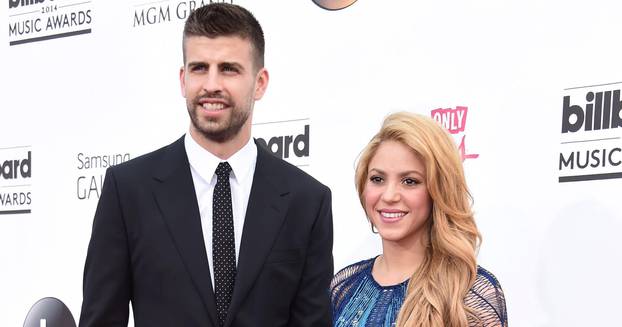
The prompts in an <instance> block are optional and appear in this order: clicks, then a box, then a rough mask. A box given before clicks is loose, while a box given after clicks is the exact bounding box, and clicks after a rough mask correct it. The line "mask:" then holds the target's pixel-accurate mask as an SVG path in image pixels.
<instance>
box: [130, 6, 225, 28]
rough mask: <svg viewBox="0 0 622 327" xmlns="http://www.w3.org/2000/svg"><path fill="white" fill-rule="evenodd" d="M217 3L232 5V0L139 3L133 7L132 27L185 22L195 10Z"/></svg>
mask: <svg viewBox="0 0 622 327" xmlns="http://www.w3.org/2000/svg"><path fill="white" fill-rule="evenodd" d="M219 2H222V3H233V0H228V1H227V0H220V1H217V0H182V1H168V0H165V1H151V2H145V1H141V2H140V3H137V4H136V5H134V7H133V11H132V27H141V26H149V25H156V24H162V23H168V22H171V21H179V20H186V18H188V16H190V13H191V12H193V11H194V10H195V9H197V8H200V7H203V6H205V5H208V4H210V3H219Z"/></svg>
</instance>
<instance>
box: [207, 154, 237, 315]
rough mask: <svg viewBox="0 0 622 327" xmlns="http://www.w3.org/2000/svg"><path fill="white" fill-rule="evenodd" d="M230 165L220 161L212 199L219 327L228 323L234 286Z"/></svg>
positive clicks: (213, 248)
mask: <svg viewBox="0 0 622 327" xmlns="http://www.w3.org/2000/svg"><path fill="white" fill-rule="evenodd" d="M230 172H231V166H229V163H227V162H221V163H220V164H218V168H216V176H217V177H218V179H217V181H216V187H215V188H214V198H213V216H214V217H213V218H214V219H213V224H212V228H213V234H212V253H213V257H214V283H215V284H216V285H215V287H214V291H215V295H216V309H217V311H218V321H219V323H220V326H222V325H223V324H224V323H225V319H226V317H227V310H228V309H229V304H230V303H231V296H232V294H233V285H234V283H235V241H234V235H233V209H232V207H231V186H230V185H229V173H230Z"/></svg>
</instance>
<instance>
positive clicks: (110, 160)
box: [76, 152, 131, 200]
mask: <svg viewBox="0 0 622 327" xmlns="http://www.w3.org/2000/svg"><path fill="white" fill-rule="evenodd" d="M130 159H131V158H130V154H129V153H114V154H86V153H83V152H80V153H78V154H77V155H76V163H77V165H76V168H77V170H78V175H79V176H78V177H77V178H76V197H77V198H78V200H89V199H95V200H98V199H99V196H100V195H101V191H102V187H103V185H104V177H105V175H106V169H107V168H109V167H112V166H115V165H118V164H120V163H123V162H126V161H128V160H130Z"/></svg>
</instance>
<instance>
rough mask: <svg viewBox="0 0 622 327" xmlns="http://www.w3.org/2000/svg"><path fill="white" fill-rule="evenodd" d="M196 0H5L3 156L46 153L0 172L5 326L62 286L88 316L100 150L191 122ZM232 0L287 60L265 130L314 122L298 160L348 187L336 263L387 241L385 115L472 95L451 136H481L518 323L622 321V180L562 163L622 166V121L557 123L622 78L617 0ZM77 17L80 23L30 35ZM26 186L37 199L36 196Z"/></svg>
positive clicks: (484, 226) (499, 261)
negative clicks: (372, 188) (185, 53)
mask: <svg viewBox="0 0 622 327" xmlns="http://www.w3.org/2000/svg"><path fill="white" fill-rule="evenodd" d="M200 2H201V1H190V0H165V1H152V2H149V1H148V0H142V1H140V0H133V1H103V0H92V1H77V0H73V1H72V0H45V1H44V2H43V3H40V4H34V5H30V6H18V7H17V8H8V9H6V8H7V7H6V5H4V6H3V7H1V8H2V9H1V10H2V11H1V12H0V20H3V22H4V23H3V26H7V25H8V26H9V33H4V34H2V35H3V36H2V37H0V43H1V44H2V46H0V49H1V51H2V52H1V53H2V55H1V58H2V59H1V60H0V61H1V62H2V70H1V71H2V77H1V78H0V81H1V83H2V84H1V86H2V95H1V96H0V110H1V111H0V165H3V164H4V163H5V161H11V162H13V160H20V162H19V163H20V164H23V163H24V162H25V161H26V162H27V155H28V152H29V151H30V153H31V160H30V162H29V165H28V164H27V165H26V166H24V167H26V168H24V169H23V170H24V172H25V173H26V174H25V175H26V176H21V175H18V176H17V177H16V178H7V177H6V176H4V175H7V176H8V175H9V172H11V173H12V172H14V171H13V170H12V168H10V167H12V163H11V162H10V163H9V164H8V165H9V166H10V167H9V168H3V170H2V172H3V174H4V175H3V177H0V194H4V195H3V197H6V194H9V195H8V196H9V198H10V199H11V201H9V202H10V203H8V202H6V201H5V200H2V201H1V203H0V204H1V205H0V262H1V264H0V267H1V268H0V325H1V326H20V325H22V324H23V321H24V318H25V316H26V314H27V312H28V309H29V308H30V307H31V306H32V305H33V304H34V303H35V302H36V301H37V300H39V299H41V298H43V297H48V296H52V297H56V298H59V299H60V300H62V301H63V302H64V303H65V304H66V305H67V306H68V308H69V309H70V310H71V312H72V313H73V315H74V317H75V318H76V320H77V319H78V316H79V312H80V305H81V299H82V293H81V287H82V272H83V265H84V258H85V255H86V249H87V245H88V240H89V237H90V229H91V224H92V218H93V213H94V209H95V206H96V204H97V197H98V190H99V188H100V187H101V185H100V183H101V175H102V174H103V173H104V171H105V167H102V165H103V166H106V164H103V163H102V162H97V160H99V159H94V160H89V163H88V165H87V164H86V162H85V160H86V159H85V158H87V157H88V158H90V157H93V156H96V157H97V156H98V157H100V158H103V157H106V161H107V162H108V163H114V162H119V161H120V159H119V158H127V157H131V158H134V157H136V156H138V155H140V154H143V153H146V152H149V151H151V150H153V149H156V148H159V147H160V146H162V145H165V144H168V143H170V142H172V141H173V140H175V139H176V138H178V137H179V136H181V135H182V134H183V133H184V132H185V131H186V130H187V126H188V118H187V114H186V108H185V103H184V100H183V98H182V97H181V95H180V90H179V82H178V71H179V67H180V66H181V60H182V58H181V31H182V27H183V19H179V18H178V12H179V16H182V18H183V16H184V14H185V10H187V8H189V7H190V5H191V3H194V4H196V3H200ZM9 3H11V1H9ZM234 3H237V4H240V5H243V6H245V7H247V8H249V9H250V10H251V11H252V12H253V13H254V14H255V15H256V16H257V18H258V20H259V21H260V22H261V24H262V26H263V28H264V31H265V34H266V41H267V42H266V43H267V48H266V67H267V68H268V70H269V72H270V77H271V79H270V85H269V87H268V92H267V94H266V96H265V97H264V99H262V100H261V101H260V102H258V103H257V104H256V106H255V115H254V123H255V124H256V125H255V127H254V129H255V130H254V134H255V136H256V137H261V138H264V139H265V140H266V141H269V140H270V138H271V137H277V136H286V135H291V136H293V137H296V136H298V135H301V134H304V132H305V126H308V133H307V135H306V136H308V138H309V139H308V142H307V144H306V145H307V146H308V150H309V155H308V156H303V157H301V158H298V157H296V156H295V155H292V153H293V150H292V149H290V150H289V154H290V158H287V159H288V160H290V161H292V162H293V163H295V164H297V165H300V166H301V168H303V169H304V170H306V171H308V172H309V173H310V174H312V175H313V176H315V177H316V178H317V179H319V180H320V181H321V182H323V183H325V184H326V185H328V186H329V187H331V189H332V191H333V214H334V227H335V245H334V257H335V268H336V269H340V268H342V267H344V266H345V265H347V264H349V263H352V262H354V261H358V260H361V259H364V258H368V257H371V256H373V255H375V254H377V253H379V252H380V242H379V240H378V237H377V236H376V235H374V234H371V232H370V229H369V225H368V224H367V222H366V219H365V217H364V213H363V211H362V210H361V209H360V206H359V204H358V199H357V196H356V192H355V189H354V184H353V175H354V162H355V160H356V157H357V155H358V153H359V151H360V150H361V149H362V148H363V146H364V145H365V144H366V142H367V141H368V140H369V138H370V137H371V136H372V135H373V133H374V132H375V131H376V130H377V129H378V128H379V126H380V123H381V121H382V118H383V117H384V116H385V115H386V114H388V113H390V112H393V111H396V110H409V111H414V112H419V113H423V114H431V112H432V110H435V109H439V108H440V109H456V108H457V107H459V106H463V107H467V108H468V115H467V118H466V125H465V126H464V127H465V128H464V130H463V131H460V132H457V133H456V134H455V136H456V140H457V141H458V142H460V141H461V140H462V137H463V136H465V154H471V155H475V154H477V155H478V157H477V158H469V159H466V160H465V161H464V165H465V169H466V172H467V178H468V183H469V186H470V189H471V191H472V194H473V197H474V199H475V212H476V221H477V223H478V226H479V228H480V230H481V232H482V234H483V244H482V248H481V251H480V254H479V263H480V264H481V265H482V266H484V267H485V268H487V269H488V270H490V271H492V272H493V273H494V274H495V275H496V276H497V277H498V279H499V280H500V281H501V284H502V286H503V288H504V291H505V294H506V299H507V306H508V315H509V319H510V323H511V325H512V326H517V327H522V326H547V327H548V326H599V325H608V326H612V325H616V326H622V323H620V322H619V319H617V318H616V317H615V315H614V314H612V313H615V312H617V310H618V307H619V305H620V304H621V303H620V301H619V298H618V295H619V294H621V293H622V282H620V279H619V276H621V275H622V251H620V249H621V248H622V241H621V240H620V238H619V237H617V236H618V235H617V234H618V231H619V230H620V229H621V227H622V215H621V214H620V209H619V201H620V192H621V190H622V188H621V187H622V181H621V180H620V179H619V178H612V179H602V178H604V177H607V176H609V177H619V176H618V175H597V176H596V177H593V178H597V180H590V181H577V182H565V183H560V182H559V177H562V176H576V175H586V174H591V175H594V174H608V173H618V172H621V171H622V166H617V165H616V163H618V162H620V161H621V160H622V154H621V153H620V152H615V150H614V152H611V150H612V149H615V148H620V146H621V145H622V142H621V141H620V139H621V136H622V128H609V129H602V130H596V131H586V130H585V128H582V129H581V130H579V131H578V132H574V133H561V130H562V119H563V107H564V106H563V99H564V96H570V105H578V106H581V108H582V109H583V110H585V112H587V107H588V106H587V105H588V104H589V103H588V101H587V100H586V95H587V93H589V92H593V93H597V92H601V91H603V92H604V91H615V90H620V89H621V88H622V83H618V82H620V81H622V65H621V64H620V50H621V49H622V47H621V45H620V43H619V40H620V31H622V20H620V18H619V17H620V16H619V15H620V12H621V11H622V3H621V2H619V1H614V0H592V1H587V0H581V1H562V0H549V1H536V0H521V1H518V0H507V1H492V0H473V1H463V0H449V1H395V0H384V1H371V0H359V1H357V2H355V3H354V4H353V5H352V6H350V7H348V8H346V9H343V10H339V11H327V10H324V9H322V8H320V7H318V6H317V5H315V4H314V3H313V2H312V1H311V0H298V1H272V0H271V1H266V0H263V1H252V0H240V1H238V0H234ZM55 6H56V7H55ZM150 8H155V9H150ZM166 8H169V9H170V11H169V15H168V16H167V15H166ZM178 9H179V11H178ZM80 11H81V12H82V13H83V14H82V17H83V18H84V17H90V19H88V20H85V19H86V18H84V19H83V21H82V22H80V21H79V19H76V21H75V22H69V23H68V25H65V26H61V27H56V28H54V27H53V28H52V29H50V30H45V29H44V28H41V31H36V30H34V28H33V30H32V31H31V32H30V33H26V30H25V29H26V26H27V25H28V24H30V23H28V22H25V21H26V20H31V21H35V20H36V18H40V19H42V23H40V24H42V25H41V26H43V25H45V21H46V20H47V19H48V18H49V17H51V16H59V15H61V16H62V15H64V14H67V15H70V14H71V12H75V13H77V12H80ZM87 12H88V15H86V14H87ZM141 12H142V13H144V16H143V17H144V18H143V19H142V20H141V19H140V17H141V16H140V15H141ZM154 13H157V14H156V15H155V16H154V15H153V14H154ZM78 16H79V15H78ZM76 17H77V16H76ZM136 17H138V18H139V19H138V20H137V19H136ZM169 18H170V19H169ZM69 19H71V17H70V18H69ZM149 22H153V24H149ZM80 23H81V24H80ZM14 24H17V25H14ZM20 24H21V25H20ZM20 26H21V27H20ZM33 26H35V27H36V24H34V25H33ZM12 28H13V31H12V30H11V29H12ZM20 29H21V32H22V33H21V34H20V33H19V32H20ZM87 29H90V30H89V31H88V32H87V31H86V30H87ZM75 31H83V32H81V33H82V34H80V35H75V36H71V37H62V38H55V39H49V40H41V41H37V42H25V43H19V42H20V40H21V42H24V41H23V40H27V39H29V38H34V37H46V36H49V35H54V34H55V33H56V34H58V33H61V32H62V33H69V32H75ZM7 35H8V36H7ZM11 42H13V44H14V45H10V44H11ZM16 42H17V43H19V44H15V43H16ZM602 84H607V85H602ZM614 100H615V99H614ZM618 101H619V99H618ZM614 102H615V101H614ZM590 103H592V104H593V105H594V107H593V108H594V109H593V110H594V112H596V111H598V109H596V106H597V105H596V103H595V102H594V101H592V102H590ZM612 107H613V108H614V109H615V108H616V105H613V106H612ZM605 111H606V110H602V111H599V112H601V115H605V113H604V112H605ZM615 114H618V118H619V117H620V116H619V115H620V113H619V112H616V110H613V113H612V115H615ZM586 116H590V117H591V115H590V114H586ZM579 118H580V117H578V116H577V115H573V116H572V117H571V118H570V120H571V121H570V123H577V119H579ZM610 118H611V120H612V121H613V120H614V119H613V118H614V116H610ZM579 124H580V123H579ZM594 140H596V141H594ZM592 149H600V150H599V151H601V152H598V153H597V154H595V156H596V157H599V158H600V156H601V154H602V152H603V151H604V150H605V149H606V150H607V151H608V152H607V155H608V154H609V153H612V154H611V156H610V158H611V159H609V161H607V162H606V163H605V165H604V166H603V165H602V162H601V161H599V162H598V163H596V162H595V161H593V160H596V159H594V158H592V159H590V160H592V161H590V162H591V163H593V164H594V165H596V166H598V167H596V168H593V167H588V168H585V169H581V168H578V167H577V163H575V162H573V165H574V166H573V169H570V168H569V167H566V166H564V167H561V168H560V153H562V154H563V156H564V160H568V157H569V155H570V153H574V152H575V151H580V152H579V154H576V153H575V154H574V156H581V157H580V158H581V159H579V160H577V161H578V164H580V163H581V162H583V161H584V160H585V156H586V151H588V150H589V151H591V150H592ZM590 155H591V153H590ZM605 157H607V156H605ZM575 159H578V158H575ZM94 164H96V167H95V168H93V167H92V166H93V165H94ZM27 166H29V167H30V171H28V169H27V168H28V167H27ZM3 167H4V166H3ZM7 167H8V166H7ZM20 167H21V166H20ZM87 167H88V168H87ZM28 172H29V173H30V177H28V176H27V175H28ZM92 178H93V181H91V179H92ZM91 183H92V184H91ZM28 193H30V194H29V197H30V201H21V200H20V198H19V195H20V194H24V195H23V196H22V197H24V196H26V195H27V194H28ZM13 194H18V198H17V201H13V199H14V198H13ZM14 210H30V213H12V214H10V213H9V211H14Z"/></svg>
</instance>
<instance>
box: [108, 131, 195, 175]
mask: <svg viewBox="0 0 622 327" xmlns="http://www.w3.org/2000/svg"><path fill="white" fill-rule="evenodd" d="M184 155H185V149H184V143H183V137H182V138H180V139H177V140H176V141H174V142H173V143H171V144H168V145H166V146H163V147H161V148H159V149H157V150H154V151H151V152H148V153H145V154H143V155H140V156H138V157H136V158H133V159H130V160H128V161H126V162H123V163H120V164H118V165H116V166H113V167H112V168H111V169H112V170H113V171H114V173H115V174H122V175H130V176H137V175H143V174H145V173H151V172H153V171H154V170H155V169H157V168H158V167H160V166H161V165H164V164H166V161H170V160H182V161H183V160H187V159H186V158H185V157H184ZM171 164H172V163H171Z"/></svg>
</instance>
